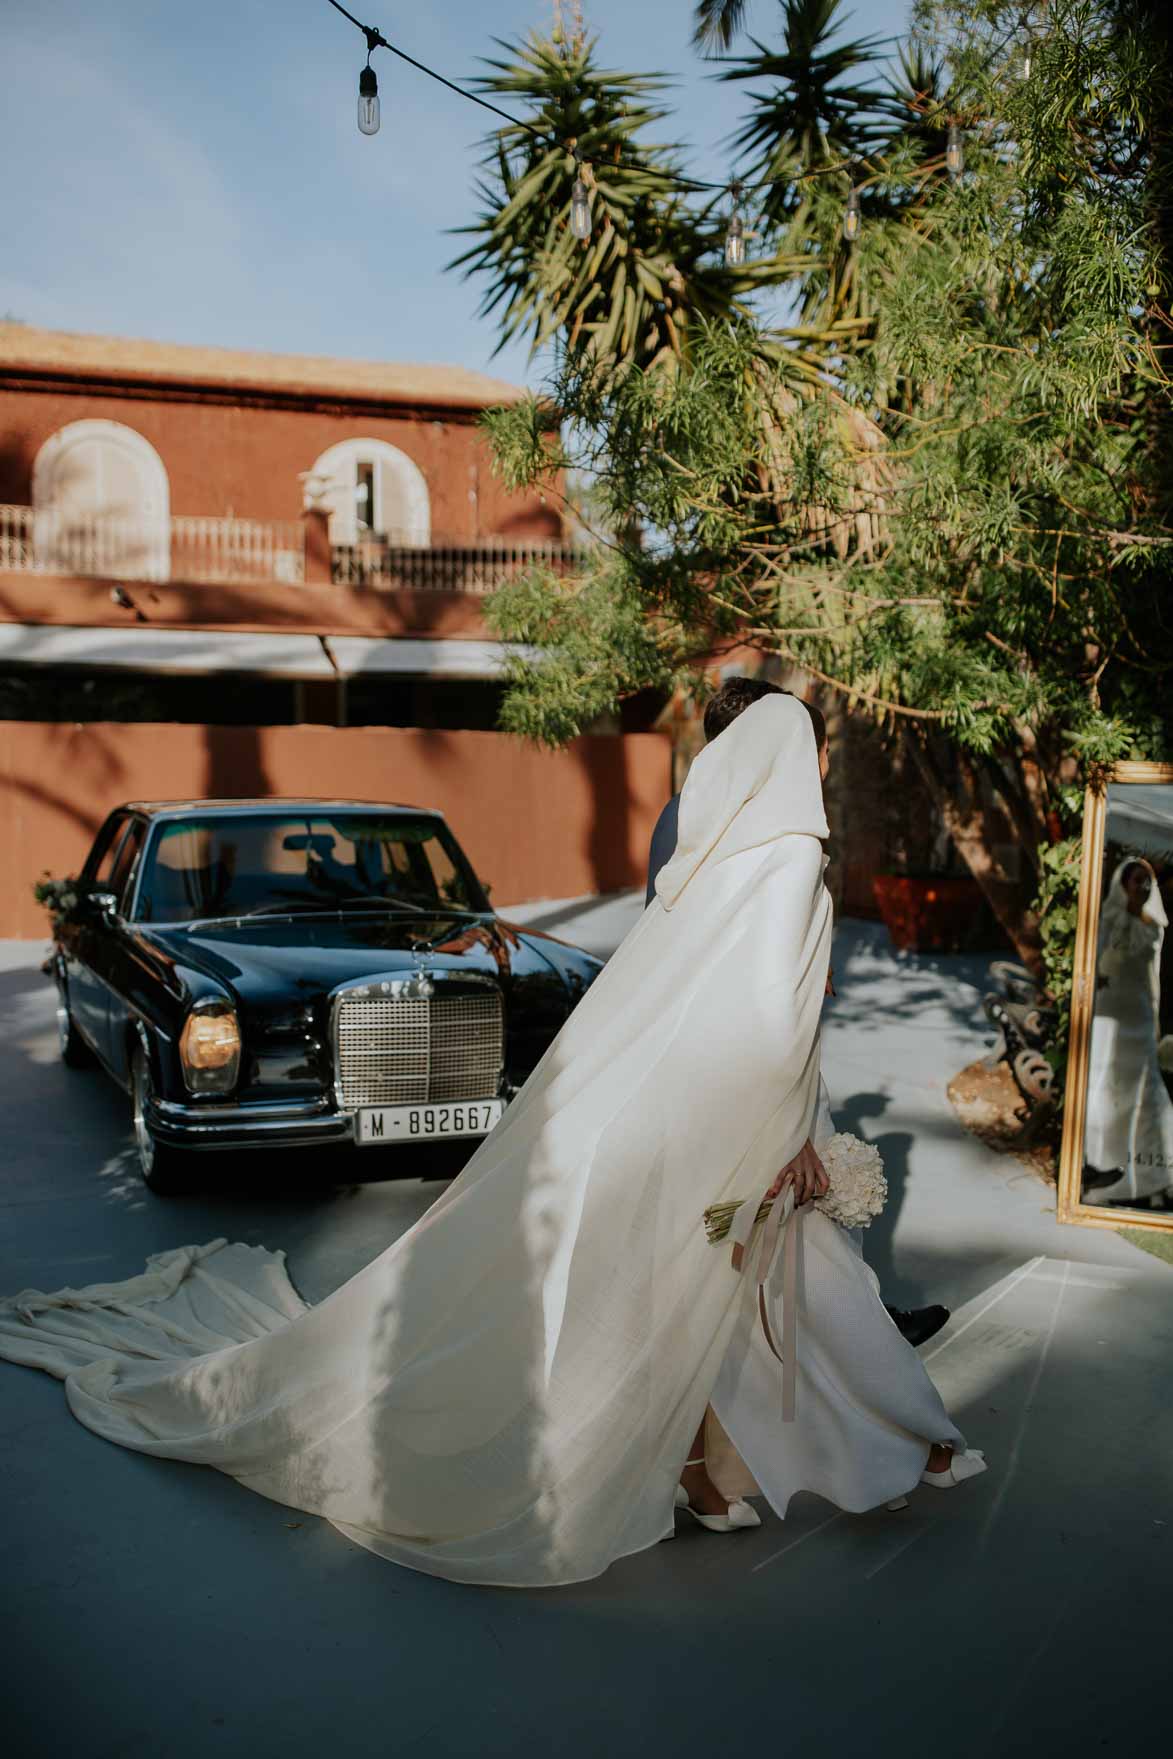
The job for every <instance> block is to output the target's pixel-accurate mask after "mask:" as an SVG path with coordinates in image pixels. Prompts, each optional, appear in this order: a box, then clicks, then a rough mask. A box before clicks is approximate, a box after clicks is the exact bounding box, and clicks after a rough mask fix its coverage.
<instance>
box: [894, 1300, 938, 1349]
mask: <svg viewBox="0 0 1173 1759" xmlns="http://www.w3.org/2000/svg"><path fill="white" fill-rule="evenodd" d="M887 1311H888V1313H889V1315H890V1317H891V1318H892V1319H893V1320H894V1321H895V1323H896V1328H897V1330H898V1331H899V1333H900V1335H901V1337H902V1338H906V1339H907V1340H908V1342H909V1343H910V1344H911V1345H912V1346H913V1348H914V1349H915V1347H916V1346H917V1344H927V1343H928V1341H929V1339H930V1338H935V1337H936V1335H937V1333H938V1332H939V1331H940V1329H941V1327H942V1326H943V1325H944V1324H945V1323H946V1322H947V1320H948V1318H949V1309H948V1308H947V1307H913V1308H911V1309H909V1308H906V1307H889V1308H888V1309H887Z"/></svg>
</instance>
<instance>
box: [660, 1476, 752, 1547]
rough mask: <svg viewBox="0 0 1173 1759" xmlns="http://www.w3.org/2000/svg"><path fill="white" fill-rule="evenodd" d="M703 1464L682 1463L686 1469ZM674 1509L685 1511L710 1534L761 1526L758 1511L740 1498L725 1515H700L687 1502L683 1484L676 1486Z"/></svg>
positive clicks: (730, 1506)
mask: <svg viewBox="0 0 1173 1759" xmlns="http://www.w3.org/2000/svg"><path fill="white" fill-rule="evenodd" d="M704 1463H705V1462H704V1460H703V1459H700V1460H686V1461H685V1462H684V1464H685V1467H686V1468H687V1467H689V1466H703V1465H704ZM676 1507H677V1508H678V1509H684V1510H686V1512H687V1513H688V1514H690V1515H691V1516H692V1518H693V1520H694V1521H699V1522H700V1524H701V1526H702V1527H707V1528H708V1529H709V1532H710V1533H734V1532H736V1530H737V1528H738V1527H760V1526H761V1524H762V1517H761V1516H760V1515H759V1514H758V1511H757V1510H756V1509H754V1508H751V1507H750V1505H749V1504H748V1503H747V1502H746V1501H745V1498H744V1497H740V1496H739V1497H738V1498H737V1500H736V1501H735V1502H731V1503H730V1504H729V1507H728V1509H727V1511H726V1512H725V1514H723V1515H702V1514H701V1512H700V1510H699V1509H694V1508H693V1506H692V1504H691V1503H690V1502H689V1500H688V1492H687V1490H685V1488H684V1486H683V1484H678V1485H677V1486H676Z"/></svg>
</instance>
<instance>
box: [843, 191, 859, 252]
mask: <svg viewBox="0 0 1173 1759" xmlns="http://www.w3.org/2000/svg"><path fill="white" fill-rule="evenodd" d="M862 223H863V205H862V203H861V202H860V199H859V191H858V189H853V190H852V191H851V194H850V195H849V196H848V198H847V210H846V212H845V213H844V215H843V237H844V240H845V242H846V243H847V244H854V243H855V241H856V239H857V238H858V237H859V229H860V226H861V224H862Z"/></svg>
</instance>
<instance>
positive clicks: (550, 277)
mask: <svg viewBox="0 0 1173 1759" xmlns="http://www.w3.org/2000/svg"><path fill="white" fill-rule="evenodd" d="M488 65H489V67H490V69H491V71H490V72H489V74H488V75H486V76H485V78H484V79H483V80H482V81H481V82H480V83H481V86H482V89H483V90H485V91H488V92H492V93H493V94H494V95H495V96H497V97H505V98H511V99H513V100H517V99H519V98H520V99H523V100H525V101H526V104H527V122H528V126H526V125H523V124H521V123H520V122H519V123H516V124H513V125H509V124H507V125H505V126H504V127H502V128H501V129H499V130H498V131H497V132H496V133H495V135H494V136H493V137H492V140H491V142H490V150H489V153H488V156H487V159H486V170H487V172H488V174H487V175H486V176H485V177H483V178H482V180H481V183H480V185H479V193H480V194H481V196H482V198H483V202H484V207H483V211H482V213H481V215H480V216H479V218H478V219H477V220H476V221H475V222H474V223H473V224H472V225H471V226H469V227H466V228H464V229H463V230H464V231H466V232H468V233H470V234H472V236H473V237H474V239H475V241H476V242H475V243H473V244H472V245H471V247H470V248H469V249H468V250H467V251H465V252H464V253H463V254H462V255H461V256H459V257H457V258H456V260H455V262H454V263H453V264H452V265H451V266H452V267H460V268H462V269H463V270H464V271H465V273H466V274H476V273H480V274H484V275H486V276H487V277H488V287H487V290H486V292H485V296H484V299H483V301H482V307H481V309H482V312H484V313H495V314H496V315H497V321H498V324H499V326H500V337H501V343H504V342H505V341H507V340H509V339H510V338H513V337H517V336H524V337H528V339H529V341H530V343H531V345H532V346H533V347H534V348H535V349H536V348H539V347H541V345H542V344H543V343H545V342H547V341H548V340H550V339H551V338H552V337H554V336H559V337H561V338H562V339H563V340H565V341H566V342H567V343H568V344H569V345H570V346H572V347H586V348H588V349H589V350H590V351H591V352H592V353H593V354H594V355H595V356H596V357H597V358H598V359H599V360H612V361H614V360H621V361H634V362H636V363H637V364H639V365H641V366H653V365H662V364H664V363H665V362H669V361H672V360H675V359H678V358H679V357H680V356H681V354H682V353H683V351H684V349H685V347H686V344H687V337H688V332H689V329H690V327H691V326H693V325H695V324H696V323H697V321H698V320H702V319H710V318H729V317H734V316H737V315H739V314H741V315H744V314H745V313H746V311H747V306H746V303H745V301H746V299H747V297H748V296H749V295H750V294H751V293H752V292H753V291H754V290H755V289H757V288H760V287H765V286H769V285H771V284H774V283H777V282H778V281H781V280H785V279H787V278H789V277H790V276H792V275H793V274H795V273H796V272H797V271H798V270H800V269H801V268H802V267H803V263H802V261H801V259H800V258H799V257H797V256H795V257H793V258H790V259H787V258H786V257H784V256H783V255H781V254H777V253H776V254H775V255H774V256H772V257H770V258H768V259H765V260H758V261H754V262H750V263H746V264H743V265H742V266H741V267H739V268H733V269H730V268H729V267H727V266H726V264H725V261H724V256H723V252H722V245H723V239H724V227H725V216H724V214H723V212H721V211H720V208H719V204H714V203H713V202H712V201H711V200H710V201H708V202H707V205H705V206H703V207H700V208H699V209H698V207H697V204H696V203H695V201H694V200H693V199H692V197H691V195H690V192H689V190H688V188H687V186H686V185H685V186H682V184H681V182H680V181H679V175H680V172H679V161H678V157H677V154H676V152H675V151H674V149H672V148H671V147H667V146H663V145H649V144H648V143H647V142H646V140H645V139H644V138H643V137H644V135H645V133H646V132H647V131H648V130H649V129H652V128H654V127H655V126H656V125H657V124H658V123H659V122H661V121H662V120H663V118H664V115H665V111H664V110H663V109H662V108H661V107H659V106H658V104H657V103H656V97H657V94H658V93H659V92H660V91H661V90H662V88H663V86H664V84H665V81H664V79H663V78H662V76H660V75H656V74H639V75H637V74H631V73H621V72H614V71H610V70H604V69H601V68H600V67H599V66H598V65H597V62H596V59H595V45H594V43H593V41H588V40H585V39H581V38H574V39H567V38H566V37H565V36H563V37H562V38H561V39H560V40H554V39H546V38H539V37H531V38H530V39H529V40H528V41H527V42H525V43H524V44H523V45H521V46H520V47H519V48H518V49H516V50H515V51H513V53H512V56H511V58H510V59H508V60H493V61H490V62H489V63H488ZM534 130H537V131H538V133H537V134H535V133H534ZM576 155H577V162H576ZM490 168H491V169H490ZM580 175H581V176H582V178H583V179H584V181H585V182H586V183H587V185H588V188H589V194H590V207H591V236H590V238H589V240H588V241H587V242H585V243H583V242H581V241H580V240H579V239H578V238H576V237H575V235H574V233H573V230H572V228H571V223H570V218H571V216H570V209H571V195H572V189H573V185H574V183H575V180H576V178H577V177H578V176H580Z"/></svg>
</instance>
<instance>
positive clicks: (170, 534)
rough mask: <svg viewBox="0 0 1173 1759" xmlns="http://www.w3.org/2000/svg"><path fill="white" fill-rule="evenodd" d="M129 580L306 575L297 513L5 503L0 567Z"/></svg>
mask: <svg viewBox="0 0 1173 1759" xmlns="http://www.w3.org/2000/svg"><path fill="white" fill-rule="evenodd" d="M4 569H10V570H14V571H16V572H19V573H34V574H85V575H96V576H99V577H103V578H114V579H122V580H194V581H207V582H208V583H209V584H226V585H232V584H235V583H237V582H243V581H259V580H281V581H289V582H296V581H300V580H303V579H304V578H305V542H304V537H303V533H302V527H301V525H300V523H298V522H297V521H292V520H291V521H288V522H272V521H262V520H257V519H210V518H209V519H205V518H202V517H190V516H180V517H178V518H175V519H166V520H164V519H160V520H144V519H130V518H123V517H121V516H119V515H116V514H101V515H93V516H80V517H79V516H76V515H69V514H67V513H63V512H61V511H60V510H58V509H57V508H51V507H50V508H41V507H13V506H0V570H4Z"/></svg>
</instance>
